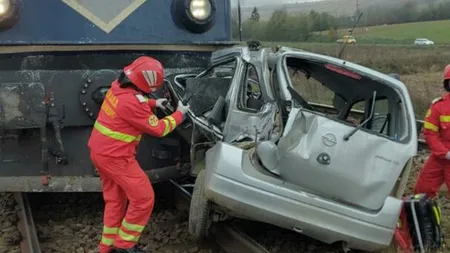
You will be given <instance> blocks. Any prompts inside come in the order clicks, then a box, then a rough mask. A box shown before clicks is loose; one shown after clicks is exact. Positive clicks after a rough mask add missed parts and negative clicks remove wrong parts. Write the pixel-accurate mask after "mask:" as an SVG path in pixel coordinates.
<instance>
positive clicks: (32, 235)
mask: <svg viewBox="0 0 450 253" xmlns="http://www.w3.org/2000/svg"><path fill="white" fill-rule="evenodd" d="M14 197H15V199H16V202H17V205H18V209H19V210H18V217H19V222H18V228H19V231H20V233H21V234H22V241H21V242H20V252H22V253H41V248H40V246H39V240H38V237H37V233H36V227H35V225H34V220H33V215H32V213H31V207H30V203H29V202H28V197H27V194H26V193H25V192H16V193H14Z"/></svg>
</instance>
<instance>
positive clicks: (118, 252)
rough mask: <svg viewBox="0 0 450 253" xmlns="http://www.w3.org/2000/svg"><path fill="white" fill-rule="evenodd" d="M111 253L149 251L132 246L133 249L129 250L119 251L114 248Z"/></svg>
mask: <svg viewBox="0 0 450 253" xmlns="http://www.w3.org/2000/svg"><path fill="white" fill-rule="evenodd" d="M111 253H150V252H149V251H144V250H143V249H141V248H139V247H138V246H137V245H134V247H133V248H130V249H119V248H114V249H113V250H112V251H111Z"/></svg>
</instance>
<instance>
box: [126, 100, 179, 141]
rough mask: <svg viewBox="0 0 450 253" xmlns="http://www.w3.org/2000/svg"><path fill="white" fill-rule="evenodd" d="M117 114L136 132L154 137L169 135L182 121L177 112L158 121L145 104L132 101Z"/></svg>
mask: <svg viewBox="0 0 450 253" xmlns="http://www.w3.org/2000/svg"><path fill="white" fill-rule="evenodd" d="M117 113H118V114H119V116H120V117H121V118H123V119H124V120H126V121H127V122H129V123H130V124H131V125H133V126H134V127H135V128H137V129H138V130H140V131H142V132H144V133H146V134H149V135H153V136H156V137H164V136H166V135H167V134H169V133H171V132H172V131H173V130H174V129H175V128H176V127H177V126H178V125H179V124H180V123H181V121H182V119H183V116H184V115H183V112H181V111H180V110H177V111H176V112H174V113H172V114H171V115H169V116H166V117H164V118H162V119H158V117H156V115H155V114H153V113H152V111H151V109H150V107H149V106H148V105H147V103H145V102H144V103H141V102H137V101H132V102H129V103H124V104H122V105H121V106H120V107H119V108H118V110H117Z"/></svg>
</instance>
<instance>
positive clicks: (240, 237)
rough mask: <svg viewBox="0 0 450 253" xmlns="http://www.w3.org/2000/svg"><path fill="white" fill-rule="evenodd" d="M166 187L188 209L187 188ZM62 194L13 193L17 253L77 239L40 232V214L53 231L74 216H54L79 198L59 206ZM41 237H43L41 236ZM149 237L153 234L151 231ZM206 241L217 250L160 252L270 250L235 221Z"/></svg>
mask: <svg viewBox="0 0 450 253" xmlns="http://www.w3.org/2000/svg"><path fill="white" fill-rule="evenodd" d="M168 187H170V188H172V189H173V192H174V193H175V196H176V197H175V203H174V204H175V205H176V207H177V209H180V210H181V211H184V210H187V209H188V208H189V202H190V197H191V196H190V193H189V191H187V190H186V189H184V188H183V187H181V186H179V185H178V184H176V183H175V182H173V181H172V184H169V185H168ZM44 194H45V195H44ZM38 195H39V196H38ZM62 195H65V196H68V195H69V193H66V194H64V193H62V194H59V195H55V194H53V195H52V194H51V193H49V194H47V193H41V194H39V193H32V195H30V196H29V194H27V193H14V199H15V202H16V210H17V218H18V222H17V224H16V226H17V228H18V229H19V231H20V234H21V235H22V236H21V240H20V252H21V253H42V252H45V253H47V252H66V251H59V250H58V248H59V249H61V248H60V245H61V244H62V245H64V244H65V243H66V244H68V243H69V242H71V241H76V240H78V239H75V238H74V237H75V236H74V237H69V238H67V237H66V236H65V235H63V234H62V233H61V231H59V232H57V233H58V235H57V236H55V237H53V238H52V236H49V235H48V234H42V233H43V231H42V226H43V224H42V216H43V215H44V216H45V217H46V218H47V219H49V223H48V224H45V226H47V227H48V229H49V230H53V231H54V230H58V229H59V228H62V227H64V225H63V224H61V223H57V222H61V220H64V219H68V220H71V219H73V218H70V217H69V218H63V219H61V218H60V217H54V216H55V215H54V214H55V213H58V212H59V213H63V212H67V211H64V209H66V208H67V206H69V205H72V204H73V203H75V204H76V203H77V202H78V200H72V201H70V203H68V204H67V206H64V205H61V206H58V205H60V204H61V202H62V201H61V200H58V198H59V197H58V196H62ZM41 196H42V200H40V199H41ZM54 196H56V197H54ZM36 197H37V198H39V200H37V198H36ZM29 198H31V199H33V200H34V201H29ZM45 198H47V199H52V198H54V202H55V203H54V205H51V200H50V201H49V200H45ZM81 198H82V197H81ZM96 199H97V200H98V198H96ZM30 202H31V203H30ZM49 202H50V204H49ZM37 203H39V204H41V203H42V206H35V205H36V204H37ZM86 204H87V205H89V203H86ZM46 206H48V207H49V208H51V207H50V206H53V209H54V210H53V212H48V211H44V213H42V210H41V211H40V213H39V211H36V213H37V216H36V221H35V219H34V218H33V213H32V207H38V208H41V209H45V208H47V207H46ZM56 209H57V210H56ZM33 210H34V209H33ZM72 212H73V213H77V215H78V216H83V215H85V214H83V213H81V212H79V211H78V209H77V210H72ZM97 216H98V215H97ZM100 218H101V217H89V219H92V223H94V224H95V223H97V222H98V223H99V224H98V225H99V227H100V225H101V224H100V222H99V220H100ZM154 219H158V218H154ZM70 222H74V223H78V224H75V225H78V226H84V224H80V221H70ZM66 223H67V222H66ZM66 223H64V224H66ZM151 223H152V221H150V225H149V227H150V226H151ZM36 224H38V225H40V227H36ZM177 226H179V225H177ZM51 227H57V228H58V229H54V228H51ZM149 230H152V228H150V229H149ZM46 233H50V232H46ZM73 233H77V232H76V231H73ZM78 233H79V232H78ZM81 233H83V230H81ZM183 233H184V232H183ZM186 233H187V231H186ZM39 234H40V235H39ZM94 234H100V230H98V231H94ZM38 235H39V237H38ZM78 236H80V235H78ZM81 236H83V235H81ZM166 236H168V237H174V236H173V235H170V234H167V235H166ZM41 237H42V238H44V239H42V238H41ZM65 237H66V238H65ZM151 237H154V235H153V234H152V235H151ZM156 237H157V236H156ZM45 238H47V239H45ZM40 239H42V240H44V241H40ZM90 239H93V238H90ZM96 239H97V238H95V239H94V241H95V242H93V243H92V244H94V245H95V244H96V243H97V240H96ZM153 243H154V242H153ZM40 244H41V245H40ZM49 244H54V245H52V246H51V247H49ZM92 244H91V245H92ZM150 244H151V243H150ZM179 244H181V245H182V244H183V242H181V243H179ZM209 244H214V245H216V246H214V247H211V248H218V249H220V250H219V251H216V250H212V249H209V250H206V251H201V249H200V248H201V247H200V246H199V247H195V246H193V245H192V244H189V243H185V245H186V247H187V248H185V249H184V250H173V251H162V252H174V253H176V252H209V253H225V252H226V253H240V252H246V253H270V252H269V251H268V250H267V249H265V248H264V247H263V246H261V245H260V244H259V243H257V242H256V241H255V240H253V239H252V238H250V237H249V236H248V235H246V234H245V233H244V232H242V230H241V229H239V228H238V227H237V226H236V225H234V224H221V225H219V226H217V227H216V234H215V236H214V237H213V238H212V240H211V242H209ZM44 245H45V246H44ZM180 247H183V246H180V245H178V249H179V248H180ZM168 248H170V247H168ZM68 250H69V251H70V252H72V250H74V249H68ZM0 252H1V251H0ZM5 252H11V251H5ZM18 252H19V251H17V253H18ZM67 252H68V251H67ZM73 252H77V253H78V252H83V253H91V252H94V251H92V246H87V245H84V246H83V245H79V247H77V249H76V251H73ZM152 252H153V251H152ZM157 252H159V251H157Z"/></svg>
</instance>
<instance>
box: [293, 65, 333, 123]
mask: <svg viewBox="0 0 450 253" xmlns="http://www.w3.org/2000/svg"><path fill="white" fill-rule="evenodd" d="M288 71H289V77H290V79H291V83H292V86H293V88H294V90H295V91H296V92H297V93H298V94H299V95H300V96H302V97H303V99H305V100H306V101H307V102H308V103H317V104H324V105H329V106H333V98H334V97H335V94H334V92H333V91H332V90H330V89H329V88H327V87H326V86H324V85H322V84H321V83H320V82H319V81H317V80H315V79H314V78H312V77H310V78H308V77H307V76H306V75H305V73H304V72H303V71H302V70H301V69H300V68H296V67H294V66H288ZM324 113H327V114H334V115H336V114H337V113H338V112H337V111H335V110H328V111H326V112H324Z"/></svg>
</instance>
